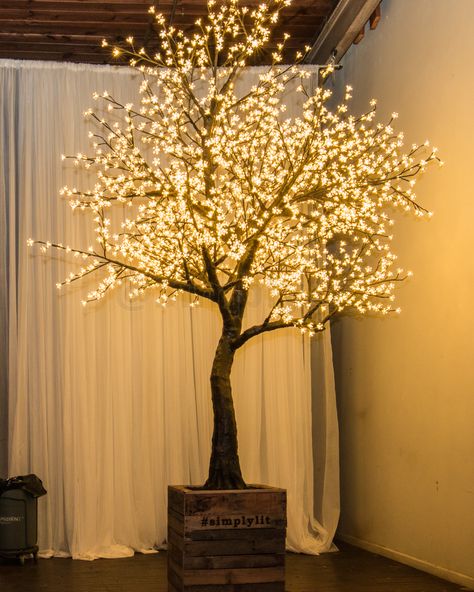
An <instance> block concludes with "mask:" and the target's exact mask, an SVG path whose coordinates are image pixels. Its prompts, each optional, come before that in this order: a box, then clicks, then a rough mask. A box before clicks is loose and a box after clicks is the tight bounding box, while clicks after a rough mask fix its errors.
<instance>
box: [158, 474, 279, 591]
mask: <svg viewBox="0 0 474 592" xmlns="http://www.w3.org/2000/svg"><path fill="white" fill-rule="evenodd" d="M285 538H286V491H285V490H284V489H279V488H276V487H266V486H263V485H250V486H248V487H247V489H245V490H234V491H209V490H197V489H194V488H193V489H192V488H190V487H184V486H170V487H168V591H169V592H191V591H193V592H194V591H196V592H197V591H202V590H206V592H214V591H215V592H227V591H228V592H234V591H235V590H236V589H238V590H241V591H242V592H244V591H245V592H247V591H248V592H260V591H261V592H264V591H265V592H284V590H285Z"/></svg>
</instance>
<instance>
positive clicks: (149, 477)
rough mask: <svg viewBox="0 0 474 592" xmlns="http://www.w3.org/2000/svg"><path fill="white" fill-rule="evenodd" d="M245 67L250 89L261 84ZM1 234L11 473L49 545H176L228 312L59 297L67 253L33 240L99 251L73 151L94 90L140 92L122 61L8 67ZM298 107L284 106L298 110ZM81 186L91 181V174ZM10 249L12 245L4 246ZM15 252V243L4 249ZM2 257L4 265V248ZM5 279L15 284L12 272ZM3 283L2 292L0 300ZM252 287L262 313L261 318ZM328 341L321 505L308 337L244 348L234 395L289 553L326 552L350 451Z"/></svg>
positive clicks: (0, 168)
mask: <svg viewBox="0 0 474 592" xmlns="http://www.w3.org/2000/svg"><path fill="white" fill-rule="evenodd" d="M256 76H257V71H256V69H250V70H249V71H248V72H247V73H246V76H245V79H243V80H242V82H241V84H242V85H243V86H245V85H249V84H252V83H253V82H252V81H255V79H256ZM0 78H1V82H0V92H1V96H2V100H1V104H2V118H1V128H0V153H1V154H2V155H3V157H2V159H1V160H0V179H2V183H0V190H1V191H0V229H1V228H8V229H9V235H8V240H9V245H10V248H9V249H8V250H7V252H8V262H7V263H8V265H5V266H3V263H2V268H3V269H7V270H8V273H7V274H4V273H2V274H0V282H2V279H1V278H2V277H4V276H5V277H4V279H3V282H2V283H3V291H5V289H6V286H5V282H6V283H7V288H8V327H9V339H8V351H9V373H8V380H9V384H8V392H9V433H10V436H9V473H10V475H16V474H24V473H27V472H34V473H36V474H38V475H39V476H40V477H41V478H42V479H43V481H44V483H45V486H46V488H47V489H48V495H47V496H46V497H44V498H42V499H41V500H40V513H39V518H40V523H39V543H40V548H41V550H42V551H43V552H45V553H47V554H48V553H49V554H56V555H61V554H64V555H68V554H71V555H72V556H73V557H76V558H82V559H93V558H95V557H117V556H126V555H130V554H131V553H133V550H141V551H144V550H147V549H151V548H153V546H159V545H161V544H162V543H163V541H164V540H165V536H166V487H167V485H168V484H169V483H175V484H182V483H185V484H189V483H190V484H199V483H202V482H203V481H204V479H205V476H206V472H207V464H208V457H209V451H210V439H211V423H212V422H211V405H210V389H209V385H208V374H209V371H210V363H211V359H212V355H213V351H214V348H215V345H216V343H217V336H218V334H219V317H218V315H217V314H216V313H215V311H214V310H213V309H212V308H211V307H209V306H207V305H205V304H203V305H202V306H201V307H198V308H196V309H192V308H190V307H189V306H188V305H187V303H186V302H185V301H181V302H179V303H175V304H174V305H171V306H168V307H167V308H166V310H163V309H162V308H161V307H160V306H159V305H157V304H155V303H154V301H153V299H152V298H151V297H150V298H148V299H144V300H140V301H139V302H137V301H134V302H133V303H130V302H129V300H128V298H127V294H126V293H125V289H124V291H123V292H119V293H115V294H114V295H113V296H112V297H109V298H106V299H104V301H102V302H101V303H99V304H96V305H91V306H89V307H88V308H86V309H84V308H83V307H82V306H80V299H81V295H83V294H84V293H85V292H86V290H87V285H85V284H78V285H77V286H74V287H71V288H70V289H67V290H64V291H62V292H58V291H57V290H56V288H55V284H56V282H57V281H60V280H61V279H63V278H64V277H65V275H66V274H67V273H68V272H69V271H70V270H71V261H70V260H69V261H68V260H67V259H65V258H64V257H62V256H61V255H59V254H57V253H50V254H51V255H53V257H51V256H50V254H48V256H46V257H45V256H43V255H41V253H39V251H38V250H36V251H35V250H33V251H31V250H28V249H27V247H26V240H27V238H29V237H30V236H32V237H34V238H41V239H52V240H57V241H59V242H64V243H66V242H67V243H68V244H71V245H75V246H76V245H82V246H87V245H88V244H89V241H88V232H89V230H88V227H89V226H90V225H88V224H86V222H85V221H84V220H82V223H81V216H82V215H83V214H81V213H74V214H73V213H72V211H71V210H70V208H69V207H68V205H67V204H66V203H64V202H63V201H62V200H61V199H60V198H59V197H58V189H59V188H60V187H61V186H62V185H64V184H65V183H67V184H71V185H72V184H75V185H77V186H83V187H84V186H85V185H86V184H87V181H84V172H83V171H79V170H77V169H74V168H73V167H70V166H67V165H66V166H63V165H62V163H61V161H60V154H61V153H66V154H74V153H76V152H78V151H83V152H84V151H86V148H87V146H88V139H87V131H88V129H89V127H88V126H89V125H90V124H89V123H87V124H86V123H84V121H83V119H82V112H83V111H84V110H85V109H86V108H87V107H88V106H89V105H91V103H92V100H91V95H92V92H93V91H96V90H97V91H99V92H100V91H103V90H106V89H107V90H108V91H109V92H111V93H113V94H114V95H115V96H117V97H119V98H121V99H123V100H124V101H128V100H130V99H132V100H133V97H134V95H135V92H136V87H137V86H138V83H139V82H138V79H137V74H134V73H131V72H130V71H129V70H127V69H123V68H112V67H92V66H82V65H81V66H75V65H66V64H53V63H47V62H43V63H35V62H20V61H8V60H3V61H0ZM294 101H295V99H294V97H292V98H291V100H289V101H288V114H289V115H291V114H292V113H295V110H296V108H297V106H296V105H295V103H294ZM81 179H82V181H81ZM2 244H3V243H0V247H2ZM3 249H4V251H5V250H6V249H5V246H3ZM0 256H1V257H2V258H3V257H6V255H5V253H0ZM6 276H8V277H6ZM1 292H2V285H1V283H0V293H1ZM264 305H265V303H264V298H263V296H261V295H259V294H254V295H253V299H252V301H251V303H250V306H249V322H251V321H252V318H251V317H254V318H255V319H257V318H262V315H263V312H264V310H263V308H264ZM328 340H329V335H328V334H326V335H323V336H322V338H321V339H320V340H319V342H317V343H316V348H315V349H314V350H313V357H315V359H316V361H317V364H318V367H319V370H320V376H321V380H320V381H319V387H318V389H317V408H318V409H320V410H323V412H322V413H320V414H318V425H316V426H315V430H316V432H317V434H318V438H317V441H318V443H319V445H320V448H319V450H320V452H319V453H318V455H319V456H318V462H317V468H318V487H317V491H316V504H315V507H316V508H317V512H318V519H319V522H318V521H316V519H315V518H314V512H313V455H312V446H311V442H312V433H311V430H312V425H311V423H312V422H311V417H312V401H311V360H310V358H311V354H310V344H309V342H308V341H307V340H304V339H303V338H302V337H301V336H300V335H299V333H298V332H296V331H291V330H287V331H283V332H280V333H278V332H276V333H272V334H269V335H266V336H265V337H264V338H259V339H255V340H254V341H253V342H249V343H248V344H247V345H246V346H245V348H243V349H242V350H240V351H239V353H238V356H237V360H236V365H235V370H234V371H233V386H234V393H235V404H236V413H237V421H238V429H239V443H240V456H241V461H242V467H243V472H244V477H245V478H246V480H247V482H264V483H269V484H272V485H275V486H281V487H285V488H287V489H288V520H289V523H288V548H289V549H290V550H294V551H301V552H307V553H318V552H321V551H325V550H329V549H330V548H331V540H332V537H333V534H334V531H335V528H336V525H337V519H338V512H339V497H338V465H337V454H338V449H337V446H338V442H337V420H336V411H335V396H334V383H333V378H332V360H331V356H330V344H329V341H328Z"/></svg>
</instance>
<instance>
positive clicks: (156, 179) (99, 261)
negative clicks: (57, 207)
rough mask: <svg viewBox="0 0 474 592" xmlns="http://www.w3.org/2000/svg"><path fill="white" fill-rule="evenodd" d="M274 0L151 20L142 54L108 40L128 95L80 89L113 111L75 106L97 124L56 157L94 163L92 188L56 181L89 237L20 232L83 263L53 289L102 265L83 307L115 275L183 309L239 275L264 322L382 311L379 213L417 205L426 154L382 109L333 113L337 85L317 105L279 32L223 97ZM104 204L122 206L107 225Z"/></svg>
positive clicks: (265, 34) (387, 229)
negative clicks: (380, 114)
mask: <svg viewBox="0 0 474 592" xmlns="http://www.w3.org/2000/svg"><path fill="white" fill-rule="evenodd" d="M287 4H289V2H288V1H287V0H272V2H271V3H270V4H268V5H265V4H261V5H260V6H258V7H256V8H252V9H248V8H245V7H240V6H239V5H238V3H237V0H230V2H228V3H227V4H224V5H220V6H218V7H217V6H216V5H215V2H214V1H213V0H210V1H209V3H208V7H209V13H208V17H207V19H206V21H205V22H201V21H197V23H196V25H197V32H195V33H193V34H191V35H190V36H186V35H185V34H184V33H183V32H182V31H179V30H175V29H174V28H172V27H167V26H166V23H165V19H164V17H163V16H161V15H158V14H157V15H155V17H156V21H157V25H158V27H159V30H160V51H159V52H158V53H156V54H154V55H150V54H149V53H148V52H147V51H146V50H145V49H144V48H142V49H138V48H136V47H135V45H134V40H133V38H129V39H128V40H127V43H128V45H127V46H126V48H120V49H118V48H115V49H114V50H113V52H114V54H115V55H119V54H125V55H126V56H127V57H128V58H129V59H130V64H131V65H132V66H133V67H135V68H137V69H139V70H140V71H141V72H142V74H143V82H142V84H141V88H140V93H141V100H140V104H139V105H138V106H135V105H133V104H123V103H121V102H120V101H119V100H117V99H116V98H115V97H113V96H111V95H110V94H108V93H107V92H104V93H102V94H100V95H99V94H95V95H94V99H96V100H98V101H101V102H103V103H105V105H106V106H107V108H108V110H109V111H110V112H113V115H114V116H115V118H112V117H111V118H109V119H107V118H104V117H103V116H102V115H101V114H100V111H95V110H93V109H90V110H88V111H87V112H86V116H87V117H89V118H92V119H93V120H95V122H96V124H97V127H98V129H99V130H100V131H98V132H94V133H93V132H90V134H89V135H90V137H91V138H92V139H93V142H94V144H93V146H94V154H93V155H92V156H87V155H84V154H77V155H76V156H75V157H71V158H74V160H75V163H76V164H77V165H84V166H85V167H86V168H90V167H93V168H94V169H95V171H96V178H95V185H94V186H93V188H91V189H90V190H85V191H79V190H77V189H76V188H68V187H65V188H64V189H63V194H64V195H65V196H67V198H69V200H70V205H71V207H72V208H73V209H76V208H78V209H80V210H88V211H90V212H91V213H92V216H93V220H94V223H95V232H96V234H97V243H98V244H97V245H96V246H95V247H94V246H91V247H89V248H88V249H85V250H81V249H73V248H71V247H69V246H65V245H62V244H55V243H50V242H43V241H33V240H31V239H30V241H29V244H34V243H35V242H36V243H40V244H41V245H42V249H43V250H47V249H49V248H51V247H56V248H59V249H63V250H65V251H66V252H70V253H72V254H74V255H75V256H76V257H81V258H82V259H84V263H83V267H82V268H81V269H80V270H79V271H77V272H76V273H71V274H70V275H69V277H68V278H66V280H65V281H64V282H62V283H61V284H58V287H61V286H62V285H63V284H69V283H71V282H74V281H76V280H78V279H80V278H83V277H84V276H86V275H89V274H91V273H93V272H96V271H99V270H102V272H103V274H102V275H101V279H100V282H99V284H98V285H97V287H96V288H95V289H94V290H93V291H91V292H90V293H89V294H88V295H87V298H86V299H85V300H84V301H83V303H84V304H86V303H87V302H89V301H95V300H99V299H101V298H102V297H103V296H104V295H105V294H106V293H107V292H108V291H109V290H111V289H113V288H114V287H116V286H118V285H120V284H121V283H122V282H124V281H125V280H126V281H128V282H130V284H131V291H130V295H131V296H132V297H135V296H139V295H141V294H142V293H143V292H144V291H145V290H147V289H148V288H154V289H156V290H158V295H157V300H158V301H159V302H161V303H162V304H163V305H165V304H166V302H167V301H168V300H169V299H170V298H171V299H174V298H176V296H177V294H179V293H181V292H188V293H191V294H193V295H194V300H193V302H192V304H193V305H194V304H197V303H198V302H199V299H200V298H209V299H210V300H214V301H217V299H218V297H219V296H218V295H217V294H218V293H219V294H220V295H221V296H220V297H222V295H224V296H225V297H226V298H230V296H231V294H232V292H233V290H234V289H235V286H236V285H238V284H239V282H240V284H239V285H240V286H243V287H244V289H250V287H251V286H252V285H254V284H263V285H264V286H266V287H267V288H268V289H269V292H270V294H271V296H272V298H273V301H272V303H273V304H272V308H271V311H270V314H269V316H268V318H267V320H266V322H267V323H275V322H277V323H280V325H281V326H291V325H294V326H298V327H300V328H301V330H302V331H308V332H309V333H314V332H317V331H320V330H322V329H323V328H324V323H325V321H326V320H327V319H329V318H330V317H331V316H332V315H334V314H336V313H338V312H342V311H344V310H347V309H355V310H356V311H358V312H359V313H366V312H370V311H372V312H379V313H388V312H390V311H392V310H393V300H394V288H395V285H396V283H397V282H399V281H401V280H402V279H404V278H405V277H406V276H407V275H408V274H407V273H405V272H404V271H403V270H402V269H397V268H396V256H395V254H394V253H392V251H391V249H390V243H391V239H392V236H391V232H392V230H391V227H392V225H393V219H392V218H391V217H390V216H389V212H390V211H391V210H394V209H396V208H402V209H404V210H407V211H412V212H414V213H415V214H416V215H418V216H423V215H425V214H429V212H427V211H426V210H425V209H423V208H422V207H420V206H419V205H418V204H417V203H416V201H415V195H414V192H413V185H414V184H415V176H416V175H417V174H418V173H419V172H421V171H422V170H423V169H424V168H425V166H426V165H427V164H428V163H430V162H431V161H433V160H438V161H439V159H438V157H437V155H436V150H435V149H432V150H431V149H427V148H426V146H427V143H425V144H424V145H421V146H413V147H412V148H411V149H410V150H409V151H408V152H407V153H402V151H401V148H402V143H403V138H402V134H396V133H395V132H394V130H393V128H392V123H393V119H395V118H396V114H393V115H392V120H391V121H390V122H389V123H388V124H381V123H377V122H376V121H375V109H376V107H375V101H372V103H371V106H370V109H369V110H368V112H366V113H365V114H363V115H361V116H359V117H354V116H352V115H349V114H348V109H347V103H348V101H349V100H350V98H351V88H350V87H347V89H346V96H345V100H344V102H343V103H342V104H341V105H340V106H339V107H338V108H337V109H335V110H334V111H333V112H331V111H330V110H328V108H327V107H326V105H327V101H328V99H329V97H330V92H329V91H327V90H325V89H324V88H321V87H320V88H317V89H316V90H315V91H312V92H310V91H309V90H308V89H309V87H310V80H309V78H310V76H311V74H310V72H309V71H308V69H305V68H304V67H302V66H301V65H299V64H300V63H301V58H302V56H301V54H298V55H297V56H296V62H295V64H293V65H290V66H283V65H280V64H281V62H282V52H283V50H284V46H285V41H286V39H287V37H288V36H287V35H285V37H284V41H283V42H282V43H280V44H278V45H277V48H276V50H275V52H274V53H273V54H272V64H271V65H270V66H268V67H267V68H265V69H264V70H263V71H262V73H261V74H260V76H259V80H258V82H257V83H256V84H255V86H254V87H252V88H251V89H250V90H249V91H247V92H246V93H245V94H238V93H237V91H236V84H235V83H236V80H237V78H238V75H239V73H240V72H241V71H242V69H243V68H245V66H246V64H247V63H248V60H249V59H250V58H252V56H255V55H258V54H259V53H261V51H262V49H263V48H264V46H265V45H266V44H267V43H268V41H269V39H270V33H271V28H272V25H273V24H274V23H275V22H276V20H277V18H278V13H279V10H280V9H281V8H282V7H284V6H286V5H287ZM151 12H152V13H154V9H151ZM104 45H107V43H106V42H104ZM328 72H329V70H327V71H326V72H325V74H327V73H328ZM295 80H296V85H297V89H296V92H299V93H303V94H304V101H303V107H302V110H301V114H300V116H299V117H296V118H287V117H286V116H285V105H284V104H283V102H282V94H283V93H284V91H285V89H286V88H287V87H288V85H289V84H290V83H292V84H295V83H294V82H293V81H295ZM117 114H119V115H121V117H120V118H117V117H116V116H117ZM423 154H424V155H425V158H424V159H423V158H422V156H423ZM113 205H116V206H117V205H121V206H122V207H120V208H118V210H119V213H120V214H123V213H124V215H123V217H122V219H121V220H120V221H117V219H116V218H117V217H116V216H114V215H112V214H111V213H110V212H109V211H110V208H111V206H113ZM115 209H117V208H115ZM244 261H245V262H247V263H250V264H249V265H247V266H244V265H243V262H244ZM244 267H245V269H244ZM216 282H217V286H218V290H217V292H216ZM315 319H317V320H315Z"/></svg>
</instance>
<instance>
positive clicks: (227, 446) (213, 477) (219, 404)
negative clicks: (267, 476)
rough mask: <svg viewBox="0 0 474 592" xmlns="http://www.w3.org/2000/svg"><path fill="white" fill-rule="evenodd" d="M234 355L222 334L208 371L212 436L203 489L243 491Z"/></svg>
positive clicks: (224, 335) (227, 339)
mask: <svg viewBox="0 0 474 592" xmlns="http://www.w3.org/2000/svg"><path fill="white" fill-rule="evenodd" d="M233 361H234V351H233V350H232V348H231V346H230V342H229V337H228V336H227V335H226V333H225V330H224V332H223V334H222V336H221V338H220V340H219V344H218V346H217V349H216V353H215V356H214V362H213V364H212V371H211V392H212V407H213V410H214V433H213V436H212V452H211V460H210V464H209V477H208V479H207V481H206V483H205V484H204V489H245V488H246V487H247V486H246V484H245V482H244V480H243V478H242V472H241V470H240V461H239V455H238V451H237V424H236V421H235V412H234V403H233V401H232V387H231V384H230V372H231V369H232V364H233Z"/></svg>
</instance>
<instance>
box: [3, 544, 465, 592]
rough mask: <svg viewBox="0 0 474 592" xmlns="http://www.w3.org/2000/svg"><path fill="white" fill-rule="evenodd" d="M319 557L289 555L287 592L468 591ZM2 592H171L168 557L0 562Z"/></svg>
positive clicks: (344, 556) (372, 563) (347, 554)
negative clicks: (168, 582)
mask: <svg viewBox="0 0 474 592" xmlns="http://www.w3.org/2000/svg"><path fill="white" fill-rule="evenodd" d="M339 546H340V552H338V553H326V554H324V555H320V556H319V557H314V556H310V555H296V554H293V553H288V554H287V557H286V571H287V576H286V589H287V591H288V592H454V591H456V590H458V591H459V590H466V588H462V587H460V586H457V585H455V584H451V583H449V582H445V581H444V580H440V579H438V578H435V577H433V576H430V575H428V574H425V573H423V572H421V571H418V570H415V569H412V568H410V567H407V566H405V565H402V564H400V563H397V562H395V561H391V560H390V559H385V558H383V557H380V556H378V555H374V554H372V553H368V552H367V551H362V550H361V549H357V548H355V547H352V546H350V545H347V544H342V543H341V544H340V545H339ZM0 591H1V592H167V585H166V553H165V552H161V553H159V554H158V555H139V554H137V555H135V557H132V558H130V559H99V560H96V561H92V562H88V561H73V560H71V559H40V560H38V563H37V564H35V563H34V562H33V561H32V560H29V561H27V562H26V563H25V565H24V566H23V567H22V566H21V565H19V564H18V563H16V562H13V561H5V560H0Z"/></svg>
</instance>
